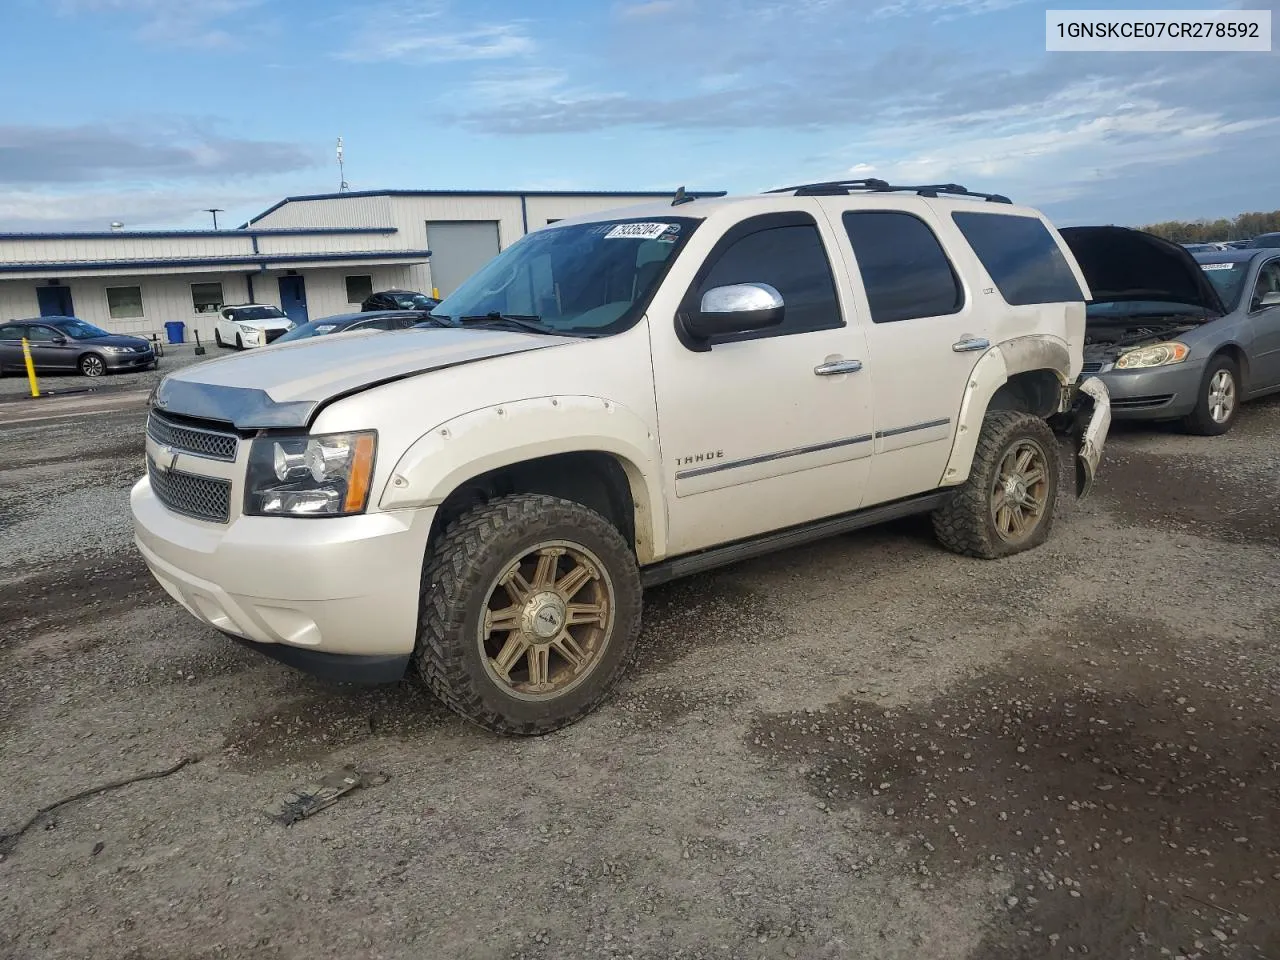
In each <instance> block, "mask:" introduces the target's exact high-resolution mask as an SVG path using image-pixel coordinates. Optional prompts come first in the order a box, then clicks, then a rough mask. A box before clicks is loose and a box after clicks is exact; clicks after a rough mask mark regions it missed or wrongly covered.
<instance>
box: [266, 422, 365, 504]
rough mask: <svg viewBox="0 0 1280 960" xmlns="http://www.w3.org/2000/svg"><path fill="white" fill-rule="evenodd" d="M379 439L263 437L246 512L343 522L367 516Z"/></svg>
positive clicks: (356, 436) (359, 436)
mask: <svg viewBox="0 0 1280 960" xmlns="http://www.w3.org/2000/svg"><path fill="white" fill-rule="evenodd" d="M376 448H377V434H376V433H374V432H373V431H371V430H370V431H363V432H360V433H328V434H321V435H320V436H315V437H259V438H258V439H256V440H254V441H253V448H252V449H251V450H250V451H249V471H248V476H247V477H246V480H245V492H244V512H245V513H246V514H249V515H251V516H292V517H340V516H347V515H349V514H353V513H364V509H365V507H366V506H367V505H368V502H369V486H370V483H371V482H372V480H373V457H374V452H375V450H376Z"/></svg>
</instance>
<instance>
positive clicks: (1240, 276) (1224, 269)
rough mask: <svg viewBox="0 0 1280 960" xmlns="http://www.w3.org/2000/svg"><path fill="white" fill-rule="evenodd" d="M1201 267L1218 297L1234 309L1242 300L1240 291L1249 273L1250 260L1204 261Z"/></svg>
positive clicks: (1225, 304)
mask: <svg viewBox="0 0 1280 960" xmlns="http://www.w3.org/2000/svg"><path fill="white" fill-rule="evenodd" d="M1200 269H1201V270H1203V271H1204V275H1205V276H1206V277H1208V278H1209V282H1210V283H1212V284H1213V287H1214V289H1215V290H1217V291H1218V299H1219V300H1221V301H1222V305H1223V306H1225V307H1226V308H1227V309H1228V310H1234V309H1235V308H1236V304H1237V303H1238V302H1239V300H1240V291H1241V290H1243V289H1244V278H1245V276H1247V275H1248V273H1249V261H1248V260H1241V261H1240V262H1238V263H1202V264H1200Z"/></svg>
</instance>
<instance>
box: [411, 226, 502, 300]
mask: <svg viewBox="0 0 1280 960" xmlns="http://www.w3.org/2000/svg"><path fill="white" fill-rule="evenodd" d="M427 249H428V250H430V251H431V285H432V286H433V287H436V288H437V289H438V290H439V291H440V296H442V297H447V296H448V295H449V294H451V293H453V291H455V290H457V289H458V287H459V285H460V284H461V283H462V281H463V280H466V279H467V277H469V276H471V275H472V274H473V273H475V272H476V271H477V270H478V269H480V267H482V266H484V264H486V263H487V262H488V261H490V260H492V259H493V257H494V256H496V255H497V253H498V221H497V220H428V221H427Z"/></svg>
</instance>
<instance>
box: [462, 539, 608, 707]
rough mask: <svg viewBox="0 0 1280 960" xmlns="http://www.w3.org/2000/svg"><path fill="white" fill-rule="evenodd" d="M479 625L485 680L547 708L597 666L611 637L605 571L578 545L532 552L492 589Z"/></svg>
mask: <svg viewBox="0 0 1280 960" xmlns="http://www.w3.org/2000/svg"><path fill="white" fill-rule="evenodd" d="M483 610H484V613H483V618H482V620H481V622H480V625H479V630H478V634H479V635H478V638H477V639H478V641H479V644H480V655H481V658H482V659H483V661H484V665H485V669H486V670H487V671H488V673H489V676H490V677H491V678H492V679H493V680H495V681H496V682H497V683H498V685H499V686H500V687H502V688H503V690H504V691H505V692H506V693H508V694H509V695H511V696H513V697H517V698H519V699H523V700H549V699H552V698H554V697H559V696H562V695H563V694H565V693H566V692H568V691H569V690H571V689H573V688H574V687H576V686H577V685H578V684H579V683H581V682H582V680H583V679H585V678H586V676H587V675H588V674H590V673H591V672H592V670H594V669H595V668H596V666H598V665H599V663H600V660H601V658H602V657H603V655H604V651H605V648H606V647H607V646H608V643H609V635H610V634H611V633H612V631H613V612H614V591H613V581H612V580H611V579H610V578H609V574H608V571H606V570H605V568H604V565H603V564H602V563H601V562H600V560H599V558H598V557H596V556H595V555H594V554H593V553H591V551H589V550H587V549H586V548H585V547H583V546H581V545H580V544H575V543H569V542H568V541H565V540H554V541H549V542H547V543H540V544H538V545H537V546H534V547H531V548H530V549H528V550H527V551H525V553H524V554H523V555H522V556H521V557H520V558H519V559H518V560H516V561H515V562H513V563H511V564H509V565H508V566H507V568H506V569H505V570H503V571H502V573H500V574H499V575H498V577H497V578H496V579H495V580H494V582H493V583H492V584H491V585H490V587H489V590H488V593H487V594H486V597H485V604H484V608H483Z"/></svg>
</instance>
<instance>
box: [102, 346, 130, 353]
mask: <svg viewBox="0 0 1280 960" xmlns="http://www.w3.org/2000/svg"><path fill="white" fill-rule="evenodd" d="M102 352H103V353H133V347H103V348H102Z"/></svg>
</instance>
